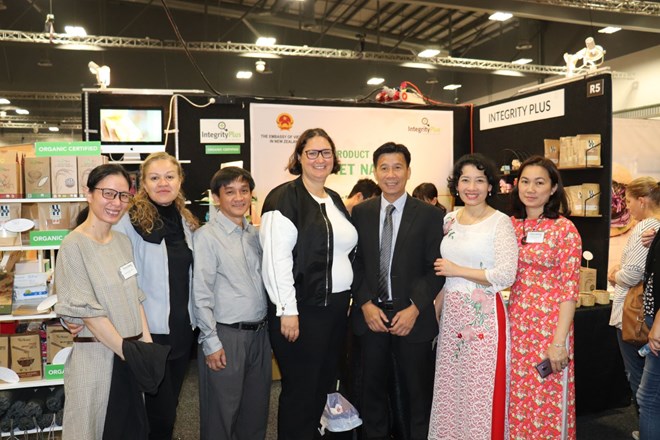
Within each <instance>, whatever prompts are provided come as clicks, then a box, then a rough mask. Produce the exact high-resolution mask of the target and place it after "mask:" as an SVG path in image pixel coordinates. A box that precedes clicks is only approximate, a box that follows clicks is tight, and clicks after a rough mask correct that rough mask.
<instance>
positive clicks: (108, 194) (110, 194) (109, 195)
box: [94, 188, 133, 203]
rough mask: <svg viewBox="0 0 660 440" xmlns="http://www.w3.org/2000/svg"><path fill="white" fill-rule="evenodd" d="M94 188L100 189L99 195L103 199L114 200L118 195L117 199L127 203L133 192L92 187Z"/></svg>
mask: <svg viewBox="0 0 660 440" xmlns="http://www.w3.org/2000/svg"><path fill="white" fill-rule="evenodd" d="M94 189H95V190H97V189H98V190H99V191H101V195H102V196H103V198H104V199H108V200H114V199H116V198H117V196H119V201H120V202H123V203H128V202H130V201H131V199H132V198H133V194H131V193H127V192H119V191H116V190H114V189H110V188H94Z"/></svg>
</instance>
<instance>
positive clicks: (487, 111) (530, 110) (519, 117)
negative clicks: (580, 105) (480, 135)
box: [479, 89, 564, 131]
mask: <svg viewBox="0 0 660 440" xmlns="http://www.w3.org/2000/svg"><path fill="white" fill-rule="evenodd" d="M561 116H564V89H560V90H554V91H552V92H547V93H541V94H539V95H534V96H529V97H526V98H522V99H516V100H514V101H509V102H505V103H503V104H497V105H493V106H490V107H485V108H481V109H479V129H480V130H482V131H484V130H490V129H492V128H499V127H508V126H511V125H517V124H524V123H526V122H532V121H540V120H543V119H551V118H558V117H561Z"/></svg>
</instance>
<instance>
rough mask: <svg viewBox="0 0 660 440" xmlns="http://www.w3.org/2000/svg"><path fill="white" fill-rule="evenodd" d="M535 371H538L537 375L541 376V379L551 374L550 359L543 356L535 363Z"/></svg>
mask: <svg viewBox="0 0 660 440" xmlns="http://www.w3.org/2000/svg"><path fill="white" fill-rule="evenodd" d="M536 371H538V372H539V376H541V378H542V379H545V378H546V377H548V376H550V375H551V374H552V364H551V363H550V359H548V358H545V359H543V360H542V361H541V362H539V363H538V364H536Z"/></svg>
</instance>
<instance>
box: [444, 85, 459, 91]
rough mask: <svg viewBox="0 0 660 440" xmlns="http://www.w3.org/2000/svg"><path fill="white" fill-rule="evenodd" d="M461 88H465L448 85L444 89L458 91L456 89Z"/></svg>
mask: <svg viewBox="0 0 660 440" xmlns="http://www.w3.org/2000/svg"><path fill="white" fill-rule="evenodd" d="M461 87H463V86H462V85H461V84H447V85H446V86H444V87H443V88H442V89H443V90H456V89H460V88H461Z"/></svg>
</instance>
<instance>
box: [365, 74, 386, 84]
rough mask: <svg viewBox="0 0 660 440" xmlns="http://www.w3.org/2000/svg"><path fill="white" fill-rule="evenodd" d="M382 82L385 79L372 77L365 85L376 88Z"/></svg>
mask: <svg viewBox="0 0 660 440" xmlns="http://www.w3.org/2000/svg"><path fill="white" fill-rule="evenodd" d="M384 82H385V78H378V77H377V76H374V77H373V78H369V80H368V81H367V84H369V85H370V86H378V85H381V84H382V83H384Z"/></svg>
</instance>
